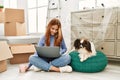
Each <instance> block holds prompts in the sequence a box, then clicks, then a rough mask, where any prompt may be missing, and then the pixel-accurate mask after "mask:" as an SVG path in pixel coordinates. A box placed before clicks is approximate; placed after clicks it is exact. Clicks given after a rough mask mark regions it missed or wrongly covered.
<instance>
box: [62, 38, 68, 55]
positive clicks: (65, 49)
mask: <svg viewBox="0 0 120 80" xmlns="http://www.w3.org/2000/svg"><path fill="white" fill-rule="evenodd" d="M66 51H67V47H66V44H65V41H64V39H63V40H62V42H61V45H60V54H64V53H65V52H66Z"/></svg>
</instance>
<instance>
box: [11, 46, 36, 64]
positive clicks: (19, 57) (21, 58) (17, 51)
mask: <svg viewBox="0 0 120 80" xmlns="http://www.w3.org/2000/svg"><path fill="white" fill-rule="evenodd" d="M9 46H10V49H11V52H12V54H13V58H11V59H10V63H11V64H19V63H26V62H28V61H29V56H30V55H32V54H34V53H35V51H36V50H35V47H34V45H32V44H13V45H9Z"/></svg>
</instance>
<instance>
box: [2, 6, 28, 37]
mask: <svg viewBox="0 0 120 80" xmlns="http://www.w3.org/2000/svg"><path fill="white" fill-rule="evenodd" d="M4 16H5V17H4V18H5V19H4V22H5V23H4V25H5V27H4V32H5V36H23V35H26V26H25V20H24V10H23V9H10V8H5V12H4Z"/></svg>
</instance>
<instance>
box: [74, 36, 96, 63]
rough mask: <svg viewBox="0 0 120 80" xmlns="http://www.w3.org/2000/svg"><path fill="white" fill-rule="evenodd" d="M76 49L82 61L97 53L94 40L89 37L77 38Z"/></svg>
mask: <svg viewBox="0 0 120 80" xmlns="http://www.w3.org/2000/svg"><path fill="white" fill-rule="evenodd" d="M74 50H77V51H78V52H79V57H80V61H81V62H83V61H85V60H87V58H89V57H91V56H95V55H96V50H95V46H94V44H93V43H92V42H90V41H88V40H87V39H84V38H82V39H76V40H75V41H74Z"/></svg>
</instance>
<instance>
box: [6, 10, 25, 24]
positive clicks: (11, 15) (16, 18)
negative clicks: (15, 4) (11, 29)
mask: <svg viewBox="0 0 120 80" xmlns="http://www.w3.org/2000/svg"><path fill="white" fill-rule="evenodd" d="M5 22H25V20H24V9H12V8H5Z"/></svg>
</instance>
